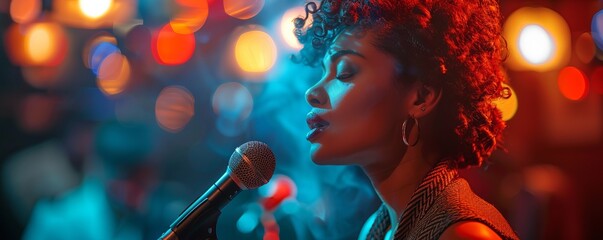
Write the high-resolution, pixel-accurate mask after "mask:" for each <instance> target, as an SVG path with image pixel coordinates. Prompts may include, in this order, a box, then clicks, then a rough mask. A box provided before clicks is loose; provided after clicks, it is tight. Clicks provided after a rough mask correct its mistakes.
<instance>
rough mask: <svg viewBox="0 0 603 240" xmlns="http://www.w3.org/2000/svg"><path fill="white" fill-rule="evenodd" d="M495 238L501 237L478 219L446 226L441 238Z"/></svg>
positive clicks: (454, 239) (442, 239) (466, 239)
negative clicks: (477, 220)
mask: <svg viewBox="0 0 603 240" xmlns="http://www.w3.org/2000/svg"><path fill="white" fill-rule="evenodd" d="M461 239H463V240H470V239H474V240H482V239H483V240H486V239H488V240H490V239H492V240H494V239H497V240H498V239H501V238H500V236H498V234H496V232H494V231H493V230H492V229H491V228H490V227H488V226H486V225H484V224H483V223H480V222H476V221H464V222H458V223H455V224H452V225H450V227H448V228H446V230H445V231H444V233H442V236H440V240H461Z"/></svg>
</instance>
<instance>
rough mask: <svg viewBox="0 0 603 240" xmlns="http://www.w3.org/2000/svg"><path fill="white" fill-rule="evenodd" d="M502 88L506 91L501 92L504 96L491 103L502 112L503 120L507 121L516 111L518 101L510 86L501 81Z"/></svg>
mask: <svg viewBox="0 0 603 240" xmlns="http://www.w3.org/2000/svg"><path fill="white" fill-rule="evenodd" d="M503 88H504V89H505V91H508V92H505V93H504V94H503V96H504V97H501V98H498V99H496V100H495V101H493V103H494V105H496V107H497V108H498V109H499V110H500V111H501V112H502V118H503V121H508V120H510V119H511V118H513V116H515V113H517V108H518V107H519V102H518V100H517V94H516V93H515V90H513V88H511V86H509V85H508V84H505V83H503Z"/></svg>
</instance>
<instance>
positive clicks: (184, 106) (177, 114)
mask: <svg viewBox="0 0 603 240" xmlns="http://www.w3.org/2000/svg"><path fill="white" fill-rule="evenodd" d="M194 115H195V98H194V97H193V95H192V94H191V92H189V91H188V90H187V89H186V88H184V87H180V86H170V87H166V88H164V89H163V90H161V93H159V97H157V101H156V103H155V117H156V118H157V123H159V126H160V127H161V128H163V129H164V130H166V131H168V132H178V131H180V130H182V129H183V128H184V127H185V126H186V124H188V122H189V121H190V120H191V118H192V117H193V116H194Z"/></svg>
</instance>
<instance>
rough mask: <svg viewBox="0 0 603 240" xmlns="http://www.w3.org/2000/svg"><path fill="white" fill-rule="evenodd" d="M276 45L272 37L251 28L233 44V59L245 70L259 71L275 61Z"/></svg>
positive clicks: (266, 69) (267, 67) (270, 65)
mask: <svg viewBox="0 0 603 240" xmlns="http://www.w3.org/2000/svg"><path fill="white" fill-rule="evenodd" d="M276 55H277V51H276V45H275V44H274V41H273V40H272V37H270V35H268V34H267V33H265V32H263V31H259V30H251V31H248V32H245V33H243V34H241V35H240V36H239V38H238V39H237V41H236V44H235V59H236V61H237V64H238V65H239V67H240V68H241V69H242V70H243V71H246V72H252V73H261V72H266V71H268V70H270V68H272V66H273V65H274V63H275V62H276Z"/></svg>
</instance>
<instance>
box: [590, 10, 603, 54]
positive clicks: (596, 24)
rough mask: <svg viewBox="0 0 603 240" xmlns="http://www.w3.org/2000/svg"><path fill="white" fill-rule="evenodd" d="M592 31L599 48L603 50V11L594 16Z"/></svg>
mask: <svg viewBox="0 0 603 240" xmlns="http://www.w3.org/2000/svg"><path fill="white" fill-rule="evenodd" d="M590 31H591V33H592V37H593V40H594V41H595V44H596V45H597V47H598V48H599V49H603V10H600V11H599V12H597V13H596V14H595V15H594V16H593V18H592V20H591V29H590Z"/></svg>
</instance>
